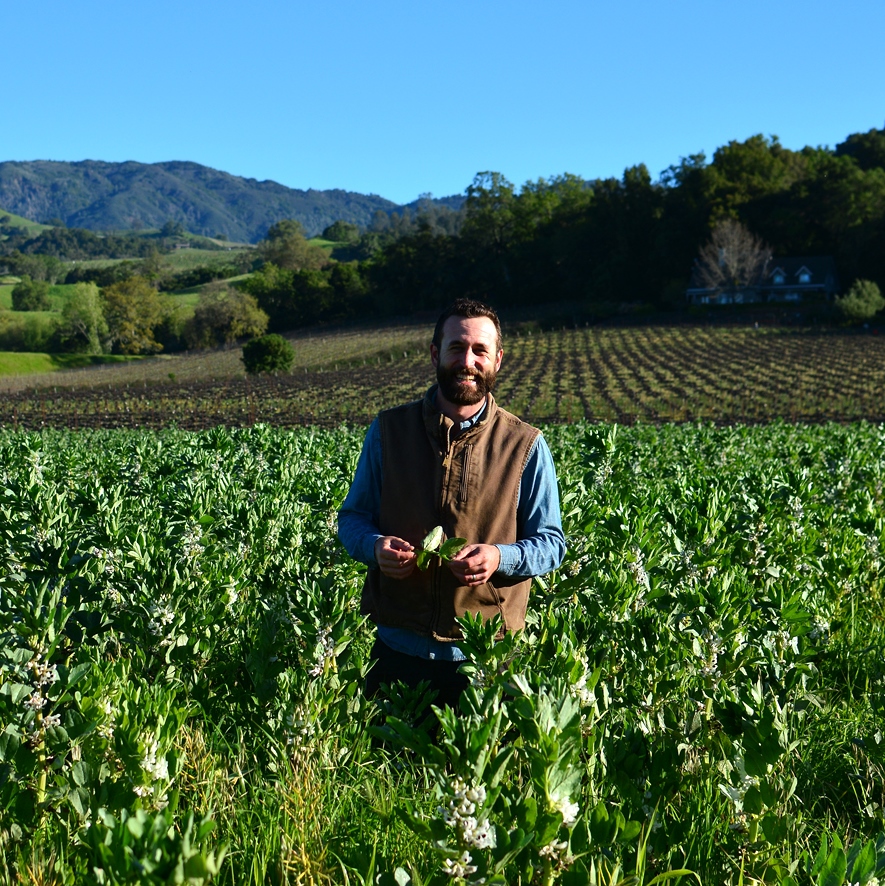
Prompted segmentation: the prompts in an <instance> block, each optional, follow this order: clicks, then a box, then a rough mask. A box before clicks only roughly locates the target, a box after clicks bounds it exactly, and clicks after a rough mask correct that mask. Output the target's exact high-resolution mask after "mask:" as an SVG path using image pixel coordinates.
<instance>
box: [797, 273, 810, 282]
mask: <svg viewBox="0 0 885 886" xmlns="http://www.w3.org/2000/svg"><path fill="white" fill-rule="evenodd" d="M799 282H800V283H810V282H811V274H810V273H809V272H808V271H800V272H799Z"/></svg>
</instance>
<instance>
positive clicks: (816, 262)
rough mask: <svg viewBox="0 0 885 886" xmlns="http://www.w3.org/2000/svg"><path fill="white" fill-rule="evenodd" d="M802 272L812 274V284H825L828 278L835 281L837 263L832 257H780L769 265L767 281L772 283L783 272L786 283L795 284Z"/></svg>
mask: <svg viewBox="0 0 885 886" xmlns="http://www.w3.org/2000/svg"><path fill="white" fill-rule="evenodd" d="M802 270H806V271H808V272H809V273H810V274H811V279H812V282H814V283H823V282H824V281H825V280H826V279H827V277H832V278H833V279H835V277H836V261H835V259H834V258H833V257H832V256H831V255H784V256H780V255H778V256H775V257H774V258H772V260H771V261H770V262H769V263H768V271H767V273H766V275H765V280H766V282H769V281H771V280H772V279H773V278H774V275H775V273H776V272H777V271H782V272H783V274H784V277H785V278H786V280H785V283H786V284H794V283H796V282H797V281H798V279H799V272H800V271H802Z"/></svg>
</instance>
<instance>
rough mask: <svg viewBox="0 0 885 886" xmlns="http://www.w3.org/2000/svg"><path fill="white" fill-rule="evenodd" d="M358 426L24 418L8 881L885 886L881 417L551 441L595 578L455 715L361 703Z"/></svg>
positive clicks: (487, 659) (7, 485)
mask: <svg viewBox="0 0 885 886" xmlns="http://www.w3.org/2000/svg"><path fill="white" fill-rule="evenodd" d="M362 437H363V433H362V431H361V430H358V429H354V430H344V429H339V430H336V431H321V430H319V429H316V428H311V429H307V430H305V431H302V432H297V433H292V432H291V431H282V430H275V429H272V428H270V427H267V426H256V427H253V428H250V429H240V430H236V429H234V430H220V429H219V430H215V431H210V432H206V433H202V434H191V433H185V432H182V431H174V430H172V431H165V432H163V433H160V434H152V433H142V432H137V433H134V432H126V433H109V432H90V431H80V432H77V433H59V432H55V431H48V430H47V431H43V432H41V433H23V432H12V431H5V432H0V533H2V538H3V544H2V545H0V723H2V726H0V808H2V809H3V812H4V814H3V816H2V817H0V877H2V876H4V875H5V876H6V877H7V879H10V880H12V882H14V881H15V880H14V878H15V877H18V878H19V879H21V878H22V876H24V874H23V873H22V872H27V874H26V876H27V877H28V878H30V879H31V880H34V881H37V882H39V881H43V882H60V883H71V882H96V881H98V879H99V878H100V877H104V878H105V882H112V883H120V882H145V883H152V882H179V881H186V878H187V877H194V878H196V879H197V881H199V880H200V879H201V878H202V879H203V881H205V880H208V879H209V877H210V876H215V877H217V878H218V879H219V881H223V882H237V883H239V882H282V881H285V879H286V878H288V879H289V880H290V881H291V882H297V881H298V880H301V881H302V882H311V881H313V882H324V881H325V882H379V883H387V884H390V883H397V884H403V883H407V882H410V881H411V882H412V883H415V884H417V883H420V882H424V883H443V882H452V881H455V882H457V877H458V875H461V876H462V879H466V880H470V879H475V878H479V877H481V876H485V877H486V878H487V882H489V883H492V882H498V883H500V882H502V880H503V881H504V882H507V883H514V884H518V883H522V884H523V886H527V884H529V883H542V884H543V883H553V882H560V883H563V884H566V886H570V884H583V883H594V882H595V883H601V882H605V883H617V882H622V881H625V880H629V881H630V882H634V883H636V884H646V886H651V884H652V883H654V882H661V881H663V880H664V879H667V878H670V879H676V878H677V877H681V878H682V882H688V881H689V880H695V877H697V878H700V881H701V882H703V883H732V884H739V883H747V882H766V883H769V882H770V883H780V884H783V886H791V884H794V883H813V884H819V886H823V884H827V886H829V884H831V883H833V884H837V886H842V884H843V883H869V882H870V881H871V879H872V878H873V877H877V878H881V877H882V876H883V872H885V839H883V836H882V818H881V805H880V804H881V785H882V779H883V776H882V773H883V767H885V754H883V751H882V747H883V742H882V739H881V735H879V734H878V733H879V729H880V723H881V717H882V714H883V712H885V705H883V701H882V687H883V684H885V668H883V664H882V662H883V661H885V628H883V626H885V620H883V618H882V613H883V607H885V603H883V596H885V585H883V574H885V566H883V560H882V544H883V541H885V518H883V516H882V514H883V512H885V511H883V507H882V487H883V483H885V468H883V465H885V461H883V459H882V457H881V453H882V451H883V449H885V431H883V428H882V427H881V426H880V425H873V424H859V425H847V426H846V425H835V424H834V425H829V426H817V427H804V426H788V425H784V424H768V425H764V426H758V427H753V428H749V427H714V426H712V425H710V424H693V425H680V426H677V425H666V426H662V427H659V428H656V427H651V426H647V425H639V426H636V427H617V428H615V427H613V426H612V427H606V426H600V425H589V424H584V423H580V424H572V425H561V426H551V427H547V428H545V437H546V438H547V440H548V442H549V444H550V446H551V450H552V452H553V454H554V458H555V460H556V463H557V468H558V475H559V480H560V487H561V492H562V502H563V515H564V522H565V529H566V533H567V537H568V546H569V548H568V554H567V559H566V562H565V563H564V565H563V567H562V569H561V570H559V571H557V572H556V573H554V574H552V575H550V576H547V577H544V578H543V579H541V580H540V581H538V582H537V584H536V587H535V592H534V593H533V595H532V605H531V609H530V613H529V619H528V624H527V626H526V629H525V630H524V631H522V632H520V633H519V634H507V635H506V636H505V637H504V638H503V639H501V640H500V641H496V640H495V635H496V633H497V629H498V627H499V626H498V625H497V624H496V623H495V622H494V621H489V622H486V623H485V624H483V623H481V622H480V621H479V620H477V619H472V618H465V619H464V620H463V621H462V627H463V632H464V635H465V638H464V640H463V641H462V644H461V645H462V648H463V649H464V650H465V652H466V653H467V655H468V659H469V661H468V663H467V664H466V665H465V666H464V670H465V673H466V674H467V676H468V677H469V680H470V687H469V688H468V690H467V691H466V693H465V695H464V697H463V703H462V705H461V707H460V710H459V711H457V712H456V711H452V710H438V711H433V712H432V713H431V716H430V721H429V722H416V720H415V718H413V717H412V716H411V714H410V710H414V705H413V704H411V703H412V702H414V701H415V698H414V697H410V696H409V694H408V693H402V694H399V693H398V692H397V691H396V690H395V689H394V691H393V692H392V694H391V698H390V702H389V704H388V705H387V706H386V707H385V708H384V709H383V710H380V709H379V706H378V705H376V703H375V702H373V701H371V700H367V699H365V698H364V697H363V694H362V692H361V690H360V686H361V683H362V680H363V678H364V676H365V673H366V669H367V667H368V659H367V656H368V650H369V646H370V643H371V632H370V630H369V626H367V625H366V623H365V621H364V619H363V617H362V616H360V614H359V611H358V609H359V606H358V598H359V592H360V585H361V582H362V578H363V572H364V570H363V568H362V567H360V566H359V565H358V564H355V563H353V562H352V561H350V560H349V559H348V558H347V557H346V555H345V554H344V552H343V551H342V550H341V547H340V545H339V544H338V543H337V541H336V540H335V537H334V523H335V512H336V509H337V508H338V507H339V506H340V504H341V501H342V500H343V498H344V495H345V494H346V492H347V487H348V484H349V481H350V478H351V476H352V472H353V468H354V465H355V463H356V460H357V458H358V454H359V448H360V444H361V442H362ZM435 540H438V539H431V540H429V541H428V546H432V544H433V542H434V541H435ZM367 724H373V725H374V726H375V727H376V728H375V730H374V731H375V735H376V736H377V737H381V738H382V739H383V741H384V742H385V744H384V745H383V746H382V745H379V744H377V743H376V744H375V745H372V744H370V742H369V741H368V740H367V737H366V727H367ZM210 810H211V814H210ZM210 819H211V821H214V822H215V829H214V831H212V832H211V833H210V828H211V825H210V824H209V821H210ZM224 847H229V851H228V852H227V853H226V854H225V853H224ZM407 869H408V871H409V873H406V870H407ZM471 869H474V870H471ZM99 870H100V871H101V872H102V873H101V874H99V873H98V871H99ZM7 871H8V872H9V873H8V874H7V873H6V872H7ZM387 872H391V873H387ZM689 872H694V874H695V876H692V874H691V873H689ZM182 877H183V878H184V880H182ZM496 878H497V879H496ZM695 881H696V880H695Z"/></svg>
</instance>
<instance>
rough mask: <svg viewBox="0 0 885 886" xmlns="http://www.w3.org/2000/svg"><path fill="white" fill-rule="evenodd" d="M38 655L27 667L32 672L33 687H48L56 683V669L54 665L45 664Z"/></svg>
mask: <svg viewBox="0 0 885 886" xmlns="http://www.w3.org/2000/svg"><path fill="white" fill-rule="evenodd" d="M42 658H43V656H42V655H40V654H39V653H38V654H37V655H36V656H35V657H34V658H33V659H31V661H30V662H29V667H30V668H31V670H32V671H33V672H34V685H35V686H50V685H51V684H53V683H55V682H57V681H58V668H57V667H56V666H55V665H54V664H46V662H44V661H42V660H41V659H42Z"/></svg>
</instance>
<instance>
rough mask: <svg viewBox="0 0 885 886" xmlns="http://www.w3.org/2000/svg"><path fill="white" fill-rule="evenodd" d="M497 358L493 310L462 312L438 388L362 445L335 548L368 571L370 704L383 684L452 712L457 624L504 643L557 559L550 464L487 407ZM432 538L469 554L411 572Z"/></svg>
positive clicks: (447, 344)
mask: <svg viewBox="0 0 885 886" xmlns="http://www.w3.org/2000/svg"><path fill="white" fill-rule="evenodd" d="M503 356H504V351H503V348H502V346H501V324H500V322H499V320H498V316H497V314H496V313H495V312H494V310H492V309H491V308H490V307H488V306H487V305H484V304H482V303H480V302H476V301H471V300H469V299H459V300H458V301H456V302H455V303H454V304H452V305H451V306H450V307H449V308H448V309H447V310H446V311H444V312H443V313H442V315H441V316H440V318H439V320H438V321H437V324H436V329H435V330H434V334H433V342H432V343H431V345H430V360H431V363H432V364H433V367H434V368H435V369H436V378H437V384H435V385H434V386H433V387H431V388H430V390H429V391H428V392H427V393H426V394H425V395H424V398H423V399H422V400H417V401H415V402H413V403H407V404H405V405H404V406H399V407H395V408H393V409H387V410H385V411H383V412H381V414H380V415H379V416H378V418H377V419H375V421H374V422H373V423H372V425H371V427H370V428H369V431H368V433H367V434H366V439H365V442H364V443H363V449H362V453H361V454H360V459H359V463H358V464H357V469H356V474H355V476H354V480H353V484H352V486H351V488H350V491H349V492H348V494H347V498H346V499H345V500H344V504H343V506H342V508H341V511H340V512H339V513H338V535H339V537H340V538H341V541H342V543H343V544H344V547H345V548H346V549H347V551H348V553H349V554H350V555H351V556H352V557H353V558H354V559H356V560H359V561H361V562H363V563H365V564H366V565H367V566H368V567H369V571H368V574H367V577H366V581H365V585H364V587H363V594H362V604H361V611H362V612H363V614H365V615H368V616H369V618H370V619H371V620H372V621H374V622H375V624H376V625H377V638H376V640H375V644H374V646H373V649H372V658H373V659H374V665H373V667H372V669H371V671H370V672H369V675H368V678H367V681H366V690H367V693H368V694H369V695H374V694H376V693H377V692H378V690H379V688H380V686H381V684H382V683H392V682H394V681H396V680H402V681H404V682H405V683H407V684H408V685H410V686H416V685H417V684H418V683H419V682H421V681H422V680H427V681H429V683H430V685H431V688H432V689H434V690H435V691H436V693H437V696H436V700H437V702H438V703H439V704H448V705H453V704H455V703H456V701H457V698H458V696H459V695H460V693H461V692H462V690H463V689H464V688H465V687H466V685H467V679H466V677H464V676H463V675H462V674H460V673H458V668H459V666H460V663H461V662H462V661H464V658H465V656H464V654H463V653H462V651H461V650H460V648H459V647H458V641H459V640H460V639H461V632H460V627H459V625H458V623H457V621H456V619H457V618H458V617H461V616H463V615H464V614H465V613H467V612H470V613H473V614H479V615H481V616H482V617H483V619H488V618H491V617H493V616H496V615H498V616H500V617H501V620H502V625H503V627H502V630H507V631H512V630H519V629H520V628H522V627H523V626H524V624H525V613H526V607H527V603H528V595H529V588H530V586H531V580H532V576H536V575H542V574H544V573H546V572H549V571H551V570H552V569H556V568H557V567H558V566H559V565H560V563H561V562H562V559H563V557H564V555H565V539H564V536H563V532H562V519H561V516H560V511H559V493H558V490H557V485H556V472H555V469H554V467H553V459H552V458H551V455H550V450H549V448H548V447H547V444H546V442H545V441H544V438H543V437H542V436H541V433H540V431H538V430H537V428H533V427H531V426H530V425H528V424H525V423H524V422H522V421H520V419H518V418H517V417H516V416H515V415H512V414H511V413H509V412H507V411H505V410H504V409H502V408H501V407H499V406H498V405H497V403H496V402H495V399H494V397H493V396H492V389H493V388H494V386H495V379H496V376H497V373H498V370H499V369H500V368H501V361H502V358H503ZM436 526H442V528H443V530H444V532H445V535H446V537H447V538H466V539H467V544H466V545H465V546H464V547H463V548H462V549H461V551H459V552H458V553H457V554H455V556H454V557H453V559H451V560H450V561H448V562H441V561H440V560H439V558H437V557H432V558H431V563H430V566H429V568H428V569H427V570H426V571H422V570H419V569H418V568H417V564H416V559H417V554H418V550H419V549H420V544H421V541H422V539H423V538H424V537H425V536H426V535H427V534H428V533H429V532H430V531H431V530H432V529H433V528H434V527H436Z"/></svg>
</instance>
